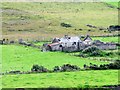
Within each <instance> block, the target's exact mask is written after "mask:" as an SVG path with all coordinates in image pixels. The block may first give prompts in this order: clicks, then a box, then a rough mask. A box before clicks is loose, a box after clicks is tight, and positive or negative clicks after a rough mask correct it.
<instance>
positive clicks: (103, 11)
mask: <svg viewBox="0 0 120 90" xmlns="http://www.w3.org/2000/svg"><path fill="white" fill-rule="evenodd" d="M2 11H3V12H2V14H3V16H2V18H3V22H2V25H3V26H2V31H3V38H4V37H5V38H9V39H17V38H25V39H28V38H29V39H31V38H32V39H50V38H53V37H61V36H63V35H64V34H69V35H86V34H90V35H109V34H110V35H112V34H117V33H118V32H112V33H109V32H107V31H106V30H99V27H102V28H107V27H108V26H109V25H116V24H118V9H117V7H114V8H111V7H109V5H108V4H106V3H100V2H98V3H90V2H89V3H83V2H80V3H70V2H69V3H55V2H53V3H35V2H30V3H22V2H18V3H17V2H16V3H13V2H12V3H2ZM61 23H67V24H70V25H71V26H72V27H69V28H66V27H62V26H61ZM86 24H92V25H94V26H96V27H98V28H90V27H88V26H86Z"/></svg>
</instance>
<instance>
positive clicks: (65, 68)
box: [53, 64, 80, 72]
mask: <svg viewBox="0 0 120 90" xmlns="http://www.w3.org/2000/svg"><path fill="white" fill-rule="evenodd" d="M76 70H80V68H79V67H78V66H76V65H70V64H64V65H62V66H55V67H54V68H53V71H54V72H57V71H61V72H65V71H76Z"/></svg>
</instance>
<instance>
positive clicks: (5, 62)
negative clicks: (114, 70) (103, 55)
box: [1, 45, 108, 72]
mask: <svg viewBox="0 0 120 90" xmlns="http://www.w3.org/2000/svg"><path fill="white" fill-rule="evenodd" d="M1 47H2V51H3V52H2V72H6V71H11V70H20V71H30V69H31V67H32V66H33V64H38V65H42V66H45V67H46V68H48V69H52V68H53V67H54V66H61V65H63V64H73V65H78V66H80V67H81V68H82V67H83V65H84V64H89V63H94V64H98V65H100V64H105V63H108V62H103V61H96V60H89V59H87V58H86V59H85V58H80V57H76V56H73V55H72V56H71V55H70V54H69V53H68V54H65V53H62V52H41V51H40V50H38V49H34V48H31V47H24V46H15V45H3V46H1Z"/></svg>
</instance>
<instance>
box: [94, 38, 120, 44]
mask: <svg viewBox="0 0 120 90" xmlns="http://www.w3.org/2000/svg"><path fill="white" fill-rule="evenodd" d="M118 38H119V37H92V39H93V40H100V41H102V42H114V43H118Z"/></svg>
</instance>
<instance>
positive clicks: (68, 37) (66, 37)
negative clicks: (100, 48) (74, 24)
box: [60, 36, 81, 42]
mask: <svg viewBox="0 0 120 90" xmlns="http://www.w3.org/2000/svg"><path fill="white" fill-rule="evenodd" d="M79 41H81V40H80V38H79V37H77V36H75V37H70V36H65V37H63V38H61V39H60V42H79Z"/></svg>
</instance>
